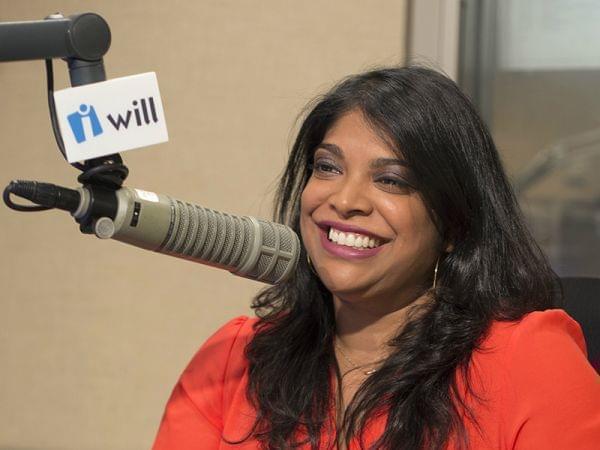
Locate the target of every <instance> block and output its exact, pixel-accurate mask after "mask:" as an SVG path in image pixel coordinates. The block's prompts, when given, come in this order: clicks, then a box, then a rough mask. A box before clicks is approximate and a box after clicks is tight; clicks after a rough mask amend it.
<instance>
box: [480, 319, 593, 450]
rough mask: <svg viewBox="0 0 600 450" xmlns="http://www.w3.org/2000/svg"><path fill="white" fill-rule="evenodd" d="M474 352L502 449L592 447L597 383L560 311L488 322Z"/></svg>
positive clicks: (574, 326)
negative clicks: (502, 439) (495, 414)
mask: <svg viewBox="0 0 600 450" xmlns="http://www.w3.org/2000/svg"><path fill="white" fill-rule="evenodd" d="M476 353H477V354H476V355H474V361H475V365H476V366H478V368H479V369H481V373H482V374H483V378H486V379H487V380H488V383H487V384H486V386H487V387H492V388H494V390H493V394H492V396H493V398H492V401H493V403H495V406H496V407H497V408H498V409H499V412H500V414H501V415H502V417H503V418H502V423H503V427H504V433H503V434H504V436H505V439H506V443H507V446H508V448H542V447H543V448H556V449H563V448H564V449H566V448H580V449H588V448H590V449H591V448H596V447H595V444H593V442H596V443H597V442H598V441H597V440H599V439H600V409H599V408H598V405H600V378H599V377H598V374H597V373H596V371H595V370H594V368H593V367H592V365H591V364H590V363H589V362H588V360H587V351H586V343H585V339H584V336H583V332H582V330H581V327H580V326H579V324H578V323H577V322H576V321H575V320H574V319H573V318H571V317H570V316H569V315H568V314H567V313H566V312H565V311H564V310H561V309H549V310H545V311H534V312H531V313H528V314H526V315H524V316H523V317H522V318H521V319H520V320H517V321H512V322H494V323H493V324H492V326H491V327H490V331H489V333H488V335H487V336H486V338H485V340H484V342H483V345H482V349H481V352H479V351H478V352H476ZM488 393H489V391H488ZM542 443H544V444H547V446H543V445H542V446H541V447H540V446H539V445H540V444H542ZM536 445H538V447H536Z"/></svg>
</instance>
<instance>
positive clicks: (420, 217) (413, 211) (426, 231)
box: [386, 197, 440, 252]
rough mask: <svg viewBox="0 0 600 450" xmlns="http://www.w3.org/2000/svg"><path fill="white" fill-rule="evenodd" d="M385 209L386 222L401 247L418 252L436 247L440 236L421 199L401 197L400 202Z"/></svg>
mask: <svg viewBox="0 0 600 450" xmlns="http://www.w3.org/2000/svg"><path fill="white" fill-rule="evenodd" d="M386 210H387V214H386V217H387V219H388V223H389V224H390V226H391V227H392V228H393V229H394V232H395V234H396V238H397V240H398V241H399V244H401V245H402V246H403V247H405V248H413V249H414V250H415V251H419V252H422V251H424V250H425V251H427V250H428V249H432V250H433V249H436V248H437V246H438V245H439V241H440V237H439V234H438V232H437V229H436V227H435V225H434V224H433V222H432V221H431V218H430V216H429V214H428V212H427V209H426V208H425V205H424V204H423V202H422V201H421V200H419V199H418V198H414V197H412V198H411V197H408V198H403V199H402V204H398V203H396V204H392V205H387V208H386Z"/></svg>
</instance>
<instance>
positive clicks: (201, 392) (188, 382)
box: [153, 309, 600, 450]
mask: <svg viewBox="0 0 600 450" xmlns="http://www.w3.org/2000/svg"><path fill="white" fill-rule="evenodd" d="M255 321H256V319H249V318H247V317H238V318H235V319H233V320H231V321H230V322H228V323H227V324H225V325H224V326H223V327H222V328H221V329H219V330H218V331H217V332H216V333H215V334H214V335H213V336H212V337H210V338H209V339H208V340H207V341H206V342H205V343H204V345H203V346H202V348H200V350H199V351H198V352H197V353H196V355H195V356H194V357H193V358H192V361H191V362H190V364H189V365H188V367H187V368H186V369H185V371H184V372H183V374H182V375H181V378H180V379H179V382H178V383H177V385H176V386H175V388H174V390H173V393H172V394H171V398H170V399H169V401H168V403H167V406H166V410H165V413H164V415H163V418H162V422H161V424H160V428H159V430H158V435H157V436H156V441H155V443H154V446H153V450H166V449H169V450H187V449H202V450H212V449H215V450H216V449H238V450H250V449H258V448H259V447H258V444H257V442H256V440H254V439H249V440H247V441H245V442H244V443H242V444H238V445H232V444H228V443H226V442H225V441H223V440H222V439H221V436H224V437H225V438H227V439H228V440H230V441H234V440H236V439H237V440H239V438H241V437H243V436H245V433H246V432H247V431H248V430H249V429H250V427H251V425H252V424H253V423H254V418H255V412H254V410H253V408H252V407H251V406H250V404H249V403H248V401H247V400H246V387H247V384H248V364H247V361H246V359H245V357H244V347H245V345H246V343H247V342H249V340H250V339H251V338H252V335H253V329H252V325H253V323H255ZM483 350H485V351H476V352H475V353H474V354H473V358H472V360H471V365H470V368H469V370H470V373H471V383H472V386H473V388H474V389H475V392H477V393H480V395H481V393H484V394H485V396H486V398H487V399H488V402H487V403H485V404H484V405H482V404H480V403H477V402H475V401H474V400H473V399H470V398H469V397H467V398H466V402H467V404H469V405H470V406H473V411H474V412H475V414H476V416H477V418H478V422H479V424H480V426H481V430H482V431H483V436H481V435H480V434H479V433H478V432H477V431H476V429H475V427H473V426H472V424H471V423H470V422H468V421H467V422H466V427H467V431H468V433H469V439H470V443H471V444H470V449H475V450H479V449H486V450H487V449H490V450H491V449H493V450H504V449H519V450H536V449H544V450H546V449H552V450H598V449H600V376H599V375H598V373H596V371H595V370H594V368H593V367H592V366H591V365H590V364H589V362H588V361H587V358H586V345H585V340H584V337H583V334H582V332H581V328H580V326H579V324H578V323H577V322H575V321H574V320H573V319H572V318H571V317H570V316H569V315H568V314H567V313H566V312H565V311H563V310H560V309H553V310H546V311H535V312H532V313H529V314H527V315H525V316H524V317H523V318H522V319H521V320H520V321H515V322H494V323H493V324H492V327H491V331H490V333H489V334H488V336H487V338H486V339H485V340H484V342H483ZM273 382H277V381H276V380H273ZM458 383H459V386H461V387H462V386H463V384H462V382H461V378H460V377H459V379H458ZM384 426H385V418H382V419H381V420H380V421H378V422H375V423H374V424H373V425H372V427H371V428H370V429H369V430H367V433H366V437H367V438H368V439H369V441H368V442H374V441H375V440H376V439H377V437H378V436H379V433H380V432H381V431H383V428H384ZM322 441H323V442H327V439H325V438H324V439H322ZM306 448H309V447H306ZM357 448H359V447H358V446H357V444H356V442H353V443H351V444H350V449H357ZM455 448H456V445H455V442H454V441H453V440H452V439H451V441H450V443H449V445H448V447H447V450H454V449H455Z"/></svg>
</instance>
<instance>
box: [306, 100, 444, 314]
mask: <svg viewBox="0 0 600 450" xmlns="http://www.w3.org/2000/svg"><path fill="white" fill-rule="evenodd" d="M313 164H314V168H313V173H312V176H311V178H310V179H309V180H308V183H307V185H306V187H305V188H304V191H303V193H302V200H301V219H300V229H301V233H302V239H303V241H304V245H305V246H306V249H307V252H308V254H309V255H310V259H311V261H312V264H313V265H314V267H315V269H316V271H317V272H318V274H319V276H320V278H321V280H322V281H323V283H324V284H325V286H327V288H328V289H329V290H330V291H331V292H332V293H333V294H334V295H335V296H336V297H338V298H340V299H342V300H345V301H359V300H364V299H383V300H384V301H386V302H390V303H396V302H406V301H407V300H413V299H414V296H415V294H416V293H417V292H419V291H420V290H421V288H422V287H423V286H428V285H430V284H431V280H432V277H433V270H434V267H435V263H436V260H437V258H438V255H439V254H440V246H441V243H440V236H439V234H438V232H437V230H436V228H435V226H434V224H433V222H432V221H431V218H430V215H429V214H428V211H427V208H426V207H425V204H424V203H423V201H422V200H421V198H420V196H419V194H418V192H416V191H414V190H413V189H410V188H409V186H408V185H407V183H412V184H414V182H412V181H411V177H412V175H411V173H410V170H409V168H408V167H407V166H406V165H405V164H404V162H403V161H402V160H401V159H399V158H398V156H397V155H396V154H395V153H394V152H393V151H392V149H391V148H390V146H389V145H387V144H386V143H385V142H384V141H383V140H382V139H381V138H380V137H379V136H378V135H377V134H376V133H375V132H374V131H373V130H372V128H371V127H370V126H369V125H368V124H367V123H366V122H365V119H364V117H363V115H362V113H361V112H360V111H357V110H354V111H351V112H349V113H347V114H345V115H343V116H342V117H341V118H340V119H339V120H338V121H337V122H335V123H334V125H333V126H332V127H331V128H330V129H329V131H328V132H327V134H326V135H325V137H324V139H323V142H322V143H321V144H320V145H319V146H318V147H317V149H316V151H315V153H314V160H313ZM411 297H412V298H411Z"/></svg>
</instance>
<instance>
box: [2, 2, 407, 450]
mask: <svg viewBox="0 0 600 450" xmlns="http://www.w3.org/2000/svg"><path fill="white" fill-rule="evenodd" d="M56 11H60V12H62V13H63V14H65V15H70V14H75V13H79V12H88V11H89V12H96V13H98V14H100V15H101V16H103V17H104V18H105V19H106V20H107V22H108V24H109V25H110V27H111V32H112V45H111V49H110V50H109V52H108V53H107V55H106V57H105V67H106V72H107V77H108V79H111V78H116V77H121V76H126V75H132V74H136V73H143V72H148V71H155V72H156V74H157V77H158V82H159V86H160V90H161V95H162V100H163V105H164V109H165V115H166V120H167V126H168V130H169V137H170V141H169V142H168V143H166V144H162V145H158V146H154V147H149V148H144V149H138V150H133V151H131V152H125V153H124V154H123V157H124V160H125V163H126V164H127V166H128V167H129V169H130V176H129V178H128V179H127V181H126V185H128V186H131V187H138V188H142V189H146V190H151V191H155V192H160V193H166V194H169V195H172V196H174V197H176V198H179V199H182V200H185V201H188V202H191V203H196V204H199V205H202V206H206V207H210V208H213V209H217V210H220V211H225V212H231V213H234V214H248V215H256V216H260V217H266V218H268V217H270V215H271V200H272V195H273V191H274V188H275V184H276V180H277V177H278V175H279V173H280V172H281V170H282V168H283V164H284V162H285V160H286V156H287V152H288V149H289V147H290V145H291V142H292V139H293V136H294V133H293V129H294V126H295V119H296V117H297V116H298V114H299V112H300V111H301V109H302V107H303V106H304V105H305V104H306V103H307V102H308V101H309V100H310V99H312V98H313V97H315V96H316V95H317V94H319V93H322V92H324V91H325V90H326V89H327V88H329V87H330V86H331V85H332V83H333V82H334V81H336V80H338V79H340V78H341V77H343V76H345V75H348V74H350V73H355V72H358V71H362V70H365V69H368V68H371V67H375V66H380V65H390V64H401V63H403V62H404V58H405V46H406V42H405V28H406V26H405V23H406V16H407V7H406V2H405V1H403V0H388V1H385V0H377V1H371V2H361V1H357V0H355V1H344V0H335V1H329V2H317V1H308V2H296V1H291V0H285V1H277V0H263V1H260V2H251V1H226V0H223V1H196V2H192V1H170V2H164V1H158V0H151V1H148V0H144V1H142V0H130V1H128V2H121V1H117V0H109V1H75V0H72V1H52V2H51V1H41V0H35V1H22V2H15V1H10V0H0V21H18V20H35V19H42V18H43V17H45V16H46V15H48V14H50V13H53V12H56ZM4 44H5V43H3V45H4ZM54 70H55V89H57V90H58V89H62V88H65V87H68V72H67V68H66V64H65V63H63V62H62V61H55V63H54ZM0 99H1V103H0V139H1V144H0V147H1V150H0V152H1V153H0V182H1V183H2V185H3V186H4V185H5V184H7V183H8V182H9V181H10V180H11V179H16V178H20V179H30V180H39V181H48V182H52V183H56V184H61V185H65V186H75V185H76V184H77V183H76V177H77V175H78V171H76V170H75V169H73V168H71V167H70V166H69V165H68V164H67V163H66V162H65V161H64V160H63V159H62V157H61V155H60V154H59V151H58V149H57V147H56V144H55V141H54V137H53V135H52V131H51V127H50V120H49V117H48V108H47V103H46V78H45V70H44V64H43V62H42V61H32V62H13V63H4V64H0ZM0 227H1V230H2V232H1V233H0V255H1V256H0V285H1V286H2V288H1V289H2V294H1V296H0V361H1V363H0V373H1V375H0V449H61V450H62V449H69V450H70V449H78V450H79V449H83V450H86V449H103V450H112V449H145V448H149V447H150V446H151V443H152V441H153V438H154V435H155V432H156V429H157V427H158V424H159V421H160V418H161V415H162V412H163V408H164V405H165V402H166V401H167V399H168V396H169V394H170V392H171V389H172V387H173V386H174V384H175V382H176V380H177V377H178V375H179V374H180V372H181V371H182V369H183V368H184V367H185V365H186V364H187V362H188V361H189V359H190V358H191V357H192V355H193V353H194V352H195V351H196V350H197V348H198V347H199V346H200V344H201V343H202V342H203V341H204V340H205V339H206V338H207V337H208V336H209V335H210V334H211V333H212V332H213V331H215V330H216V329H217V328H218V327H219V326H220V325H221V324H223V323H224V322H226V321H227V320H228V319H230V318H232V317H234V316H237V315H240V314H249V313H251V312H250V309H249V304H250V301H251V298H252V297H253V296H254V295H255V294H256V292H257V291H258V290H259V289H260V288H261V287H262V286H261V285H260V284H259V283H256V282H252V281H248V280H245V279H242V278H238V277H234V276H232V275H230V274H229V273H227V272H225V271H220V270H217V269H211V268H208V267H205V266H201V265H198V264H193V263H190V262H187V261H183V260H178V259H176V258H172V257H167V256H164V255H158V254H153V253H150V252H148V251H145V250H141V249H138V248H134V247H131V246H128V245H125V244H122V243H119V242H116V241H100V240H98V239H96V238H95V237H93V236H87V235H82V234H80V233H79V231H78V226H77V224H76V223H75V222H74V221H73V220H72V218H71V217H70V216H69V215H68V214H67V213H64V212H59V211H49V212H41V213H31V214H24V213H17V212H14V211H11V210H9V209H8V208H6V207H5V206H4V205H2V207H0Z"/></svg>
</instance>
